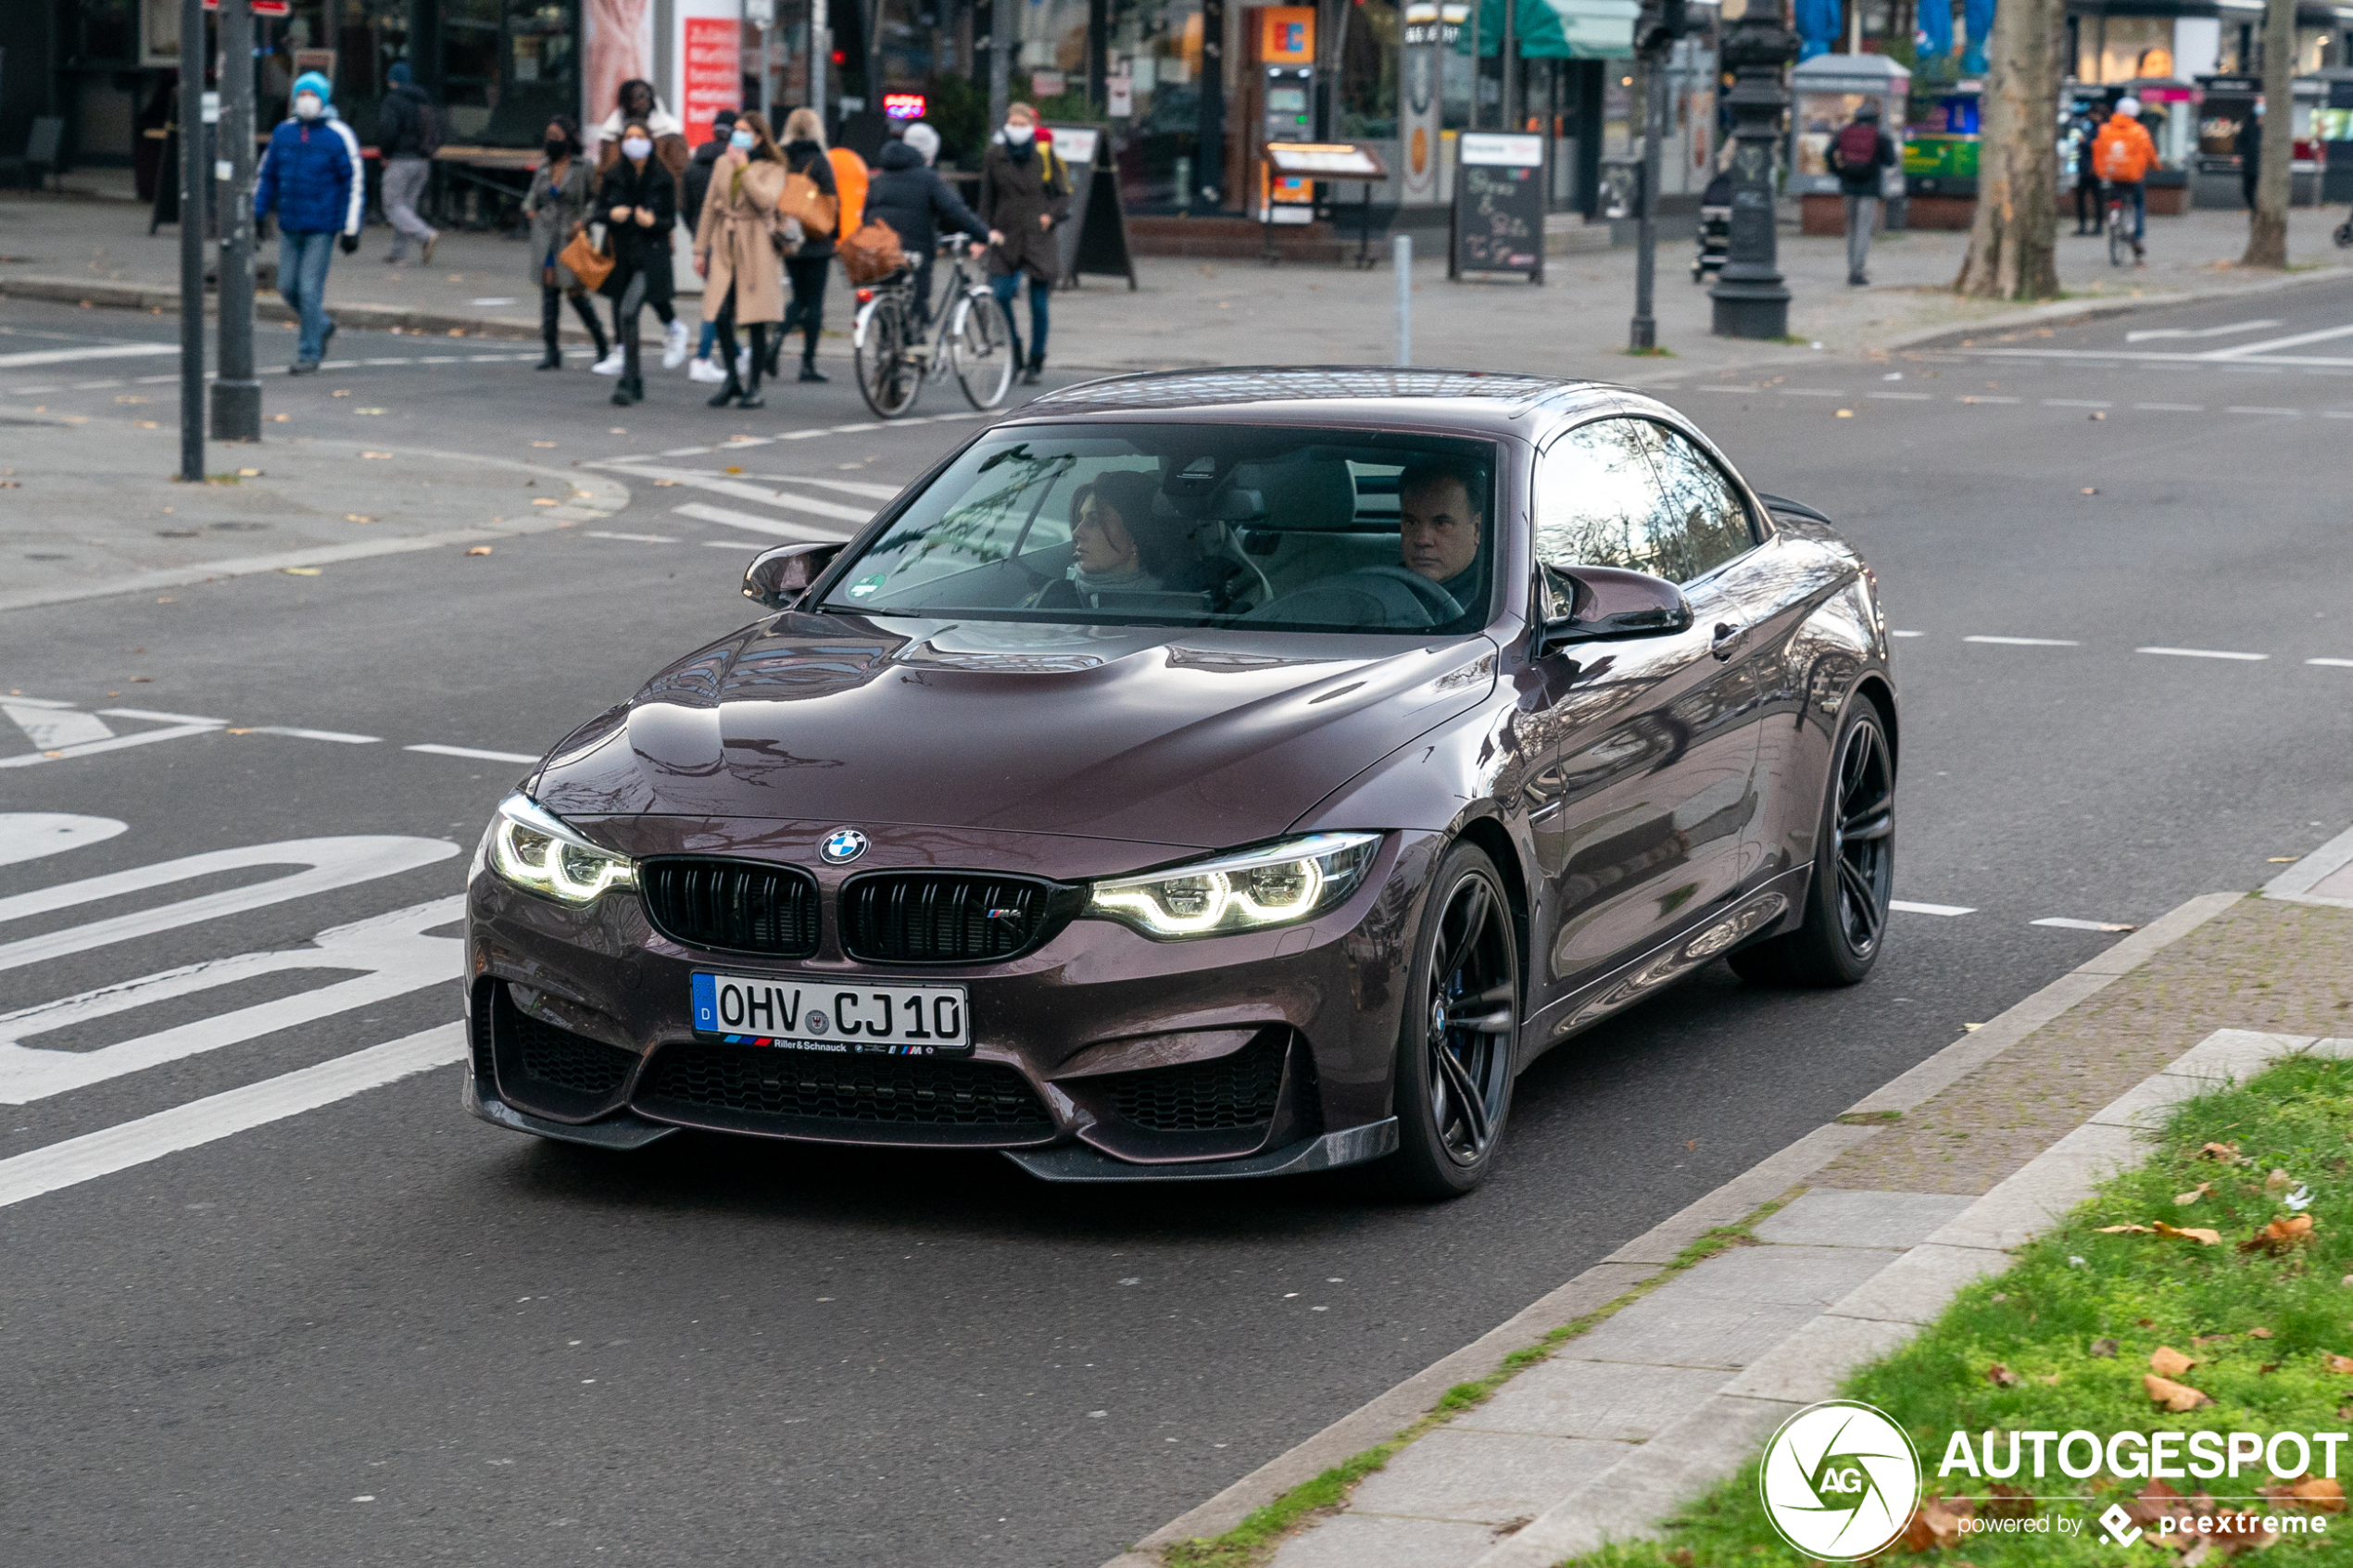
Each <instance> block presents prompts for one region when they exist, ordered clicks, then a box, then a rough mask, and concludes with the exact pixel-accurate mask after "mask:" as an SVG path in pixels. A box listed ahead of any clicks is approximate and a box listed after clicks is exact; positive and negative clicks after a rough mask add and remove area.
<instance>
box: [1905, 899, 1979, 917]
mask: <svg viewBox="0 0 2353 1568" xmlns="http://www.w3.org/2000/svg"><path fill="white" fill-rule="evenodd" d="M1887 907H1888V908H1889V909H1895V910H1898V911H1900V912H1902V913H1904V914H1907V915H1973V914H1975V913H1977V910H1976V909H1974V908H1973V907H1972V906H1970V905H1968V904H1914V903H1911V902H1908V901H1907V900H1905V899H1902V898H1890V899H1889V900H1888V901H1887Z"/></svg>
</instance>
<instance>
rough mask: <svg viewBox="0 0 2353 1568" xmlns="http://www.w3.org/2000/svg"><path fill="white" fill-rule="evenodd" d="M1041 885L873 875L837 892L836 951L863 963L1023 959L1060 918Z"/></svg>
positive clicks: (956, 875)
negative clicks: (838, 939)
mask: <svg viewBox="0 0 2353 1568" xmlns="http://www.w3.org/2000/svg"><path fill="white" fill-rule="evenodd" d="M1054 891H1055V890H1054V889H1053V887H1051V885H1049V884H1045V883H1041V882H1029V881H1026V880H1024V879H1021V878H1018V877H1004V876H990V875H987V874H984V873H979V872H875V873H874V874H872V875H868V876H862V877H858V878H855V879H853V880H852V881H850V882H849V883H848V884H845V885H844V886H843V888H842V890H841V946H842V950H843V951H844V952H846V953H848V954H849V956H850V957H851V958H853V959H858V960H862V961H865V962H869V963H988V962H993V961H995V960H1000V959H1010V958H1014V957H1017V956H1019V955H1020V954H1023V953H1026V952H1028V951H1029V950H1030V949H1031V948H1033V947H1038V946H1039V945H1040V944H1042V943H1043V942H1044V941H1045V940H1046V939H1047V938H1048V937H1049V936H1051V935H1053V934H1054V933H1055V932H1056V931H1057V930H1059V929H1060V928H1061V926H1062V924H1063V920H1064V919H1065V918H1066V917H1065V916H1064V915H1063V912H1062V911H1061V910H1060V909H1058V908H1057V907H1056V900H1055V898H1054Z"/></svg>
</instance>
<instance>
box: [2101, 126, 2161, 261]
mask: <svg viewBox="0 0 2353 1568" xmlns="http://www.w3.org/2000/svg"><path fill="white" fill-rule="evenodd" d="M2156 161H2157V144H2156V143H2155V142H2153V141H2151V140H2149V133H2148V131H2147V128H2146V127H2145V126H2143V125H2142V124H2141V101H2140V99H2138V98H2119V99H2117V100H2116V112H2115V113H2114V114H2112V115H2110V116H2109V117H2108V123H2107V124H2106V125H2103V126H2101V127H2100V134H2099V138H2098V140H2096V141H2095V142H2094V143H2093V144H2092V166H2093V167H2094V168H2095V169H2098V170H2099V175H2100V179H2101V181H2102V182H2104V183H2105V184H2106V185H2107V186H2108V194H2109V195H2110V196H2111V197H2117V198H2120V199H2122V200H2123V201H2126V202H2128V203H2130V204H2131V205H2132V208H2133V265H2134V266H2136V267H2145V266H2147V265H2148V253H2147V252H2146V251H2145V250H2144V249H2143V248H2142V245H2141V240H2142V237H2143V236H2144V235H2145V234H2146V233H2147V232H2148V226H2149V197H2148V186H2147V185H2146V184H2145V183H2144V182H2145V181H2146V180H2147V178H2148V172H2149V165H2151V164H2153V163H2155V162H2156Z"/></svg>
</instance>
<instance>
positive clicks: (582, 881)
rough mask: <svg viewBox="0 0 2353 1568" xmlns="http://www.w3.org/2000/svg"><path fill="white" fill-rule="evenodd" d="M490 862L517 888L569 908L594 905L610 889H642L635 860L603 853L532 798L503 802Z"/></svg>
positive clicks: (516, 797)
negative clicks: (637, 886)
mask: <svg viewBox="0 0 2353 1568" xmlns="http://www.w3.org/2000/svg"><path fill="white" fill-rule="evenodd" d="M490 864H491V867H492V868H493V869H494V870H496V871H497V873H498V874H499V875H500V876H502V877H505V878H506V879H507V880H508V881H509V882H511V883H513V884H515V885H516V886H517V887H522V888H528V889H529V890H530V891H532V892H534V893H544V894H546V895H547V897H550V898H553V899H555V900H557V901H558V902H559V903H564V904H573V905H581V906H585V905H588V904H593V903H595V902H596V901H597V899H598V897H599V896H601V895H602V894H603V893H604V892H605V890H606V889H608V888H612V887H635V886H636V885H637V867H636V863H635V861H633V860H631V859H629V858H628V857H627V856H625V855H616V854H614V853H613V852H612V851H611V850H610V849H599V848H598V847H597V846H595V845H593V844H591V843H589V842H588V841H587V840H586V839H585V838H583V837H581V836H580V833H579V831H578V830H577V829H575V828H574V827H573V825H572V824H571V823H569V822H565V821H564V820H563V819H562V818H561V817H559V816H557V815H556V814H555V813H554V812H553V811H550V810H548V809H547V808H546V807H545V806H542V805H540V804H539V803H538V802H537V801H535V800H534V799H532V798H531V797H529V796H527V795H510V796H509V797H507V798H506V799H504V800H501V801H500V802H498V815H497V820H495V821H494V822H492V823H491V824H490Z"/></svg>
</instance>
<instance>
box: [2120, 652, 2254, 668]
mask: <svg viewBox="0 0 2353 1568" xmlns="http://www.w3.org/2000/svg"><path fill="white" fill-rule="evenodd" d="M2133 652H2134V653H2161V654H2165V655H2167V656H2168V657H2170V658H2173V659H2245V660H2246V661H2247V662H2248V663H2250V664H2252V663H2254V662H2256V661H2258V660H2259V659H2269V658H2271V655H2270V654H2268V653H2228V652H2225V651H2223V650H2222V649H2221V648H2134V649H2133Z"/></svg>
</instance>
